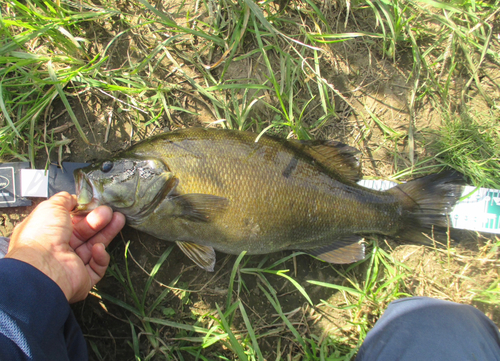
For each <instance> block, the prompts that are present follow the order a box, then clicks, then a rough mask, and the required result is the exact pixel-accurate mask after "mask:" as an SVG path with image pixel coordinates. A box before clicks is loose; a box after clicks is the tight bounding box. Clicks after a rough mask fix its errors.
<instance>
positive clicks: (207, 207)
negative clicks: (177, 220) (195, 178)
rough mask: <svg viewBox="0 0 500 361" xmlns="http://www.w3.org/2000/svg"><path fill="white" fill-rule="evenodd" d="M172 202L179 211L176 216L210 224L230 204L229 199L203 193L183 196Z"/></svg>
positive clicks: (176, 197)
mask: <svg viewBox="0 0 500 361" xmlns="http://www.w3.org/2000/svg"><path fill="white" fill-rule="evenodd" d="M172 200H173V201H174V202H175V204H176V206H177V209H178V214H176V215H175V216H178V217H183V218H186V219H189V220H191V221H194V222H210V220H211V218H213V217H214V216H215V215H217V214H219V213H221V212H223V211H224V210H225V209H226V208H227V206H228V204H229V200H228V199H227V198H224V197H219V196H214V195H211V194H201V193H188V194H182V195H178V196H175V197H173V198H172Z"/></svg>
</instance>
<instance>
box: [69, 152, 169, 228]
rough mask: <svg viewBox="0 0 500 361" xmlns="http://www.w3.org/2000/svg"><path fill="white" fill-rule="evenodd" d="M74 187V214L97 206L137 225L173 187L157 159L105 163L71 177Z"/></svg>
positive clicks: (163, 165) (167, 172)
mask: <svg viewBox="0 0 500 361" xmlns="http://www.w3.org/2000/svg"><path fill="white" fill-rule="evenodd" d="M74 176H75V181H76V185H77V189H76V193H77V198H78V206H77V208H76V211H87V212H88V211H90V210H92V209H93V208H96V207H97V206H99V205H107V206H110V207H111V208H112V209H113V210H115V211H119V212H121V213H123V214H124V215H125V216H126V217H127V220H128V221H129V222H138V221H140V220H141V218H142V217H143V216H144V215H146V214H148V213H149V212H150V211H152V210H153V209H154V208H155V207H156V206H157V205H158V203H159V202H161V200H163V198H164V196H165V195H166V194H168V192H169V190H170V189H171V188H173V187H174V186H175V184H174V183H175V179H174V177H173V174H172V173H171V172H170V171H169V169H168V168H167V166H166V165H165V164H164V163H163V162H162V161H160V160H158V159H133V158H132V159H131V158H122V159H115V160H112V161H105V162H102V163H100V164H97V165H92V166H89V167H86V168H83V169H78V170H76V171H75V173H74Z"/></svg>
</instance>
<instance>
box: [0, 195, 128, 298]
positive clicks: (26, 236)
mask: <svg viewBox="0 0 500 361" xmlns="http://www.w3.org/2000/svg"><path fill="white" fill-rule="evenodd" d="M76 203H77V202H76V197H75V196H74V195H70V194H69V193H67V192H61V193H58V194H56V195H54V196H53V197H51V198H50V199H48V200H46V201H44V202H42V203H40V204H39V205H38V206H37V207H36V208H35V210H34V211H33V212H32V213H31V214H30V215H29V216H28V217H27V218H26V219H25V220H24V221H23V222H22V223H20V224H19V225H17V226H16V228H15V229H14V233H13V234H12V237H11V239H10V246H9V252H8V253H7V255H6V256H5V257H6V258H14V259H18V260H20V261H24V262H26V263H29V264H31V265H32V266H34V267H36V268H38V269H39V270H40V271H42V272H43V273H45V274H46V275H47V276H48V277H50V278H51V279H52V280H53V281H54V282H55V283H57V285H58V286H59V287H60V288H61V290H62V291H63V292H64V295H65V296H66V298H67V300H68V301H69V302H70V303H73V302H77V301H80V300H83V299H85V297H87V294H88V293H89V291H90V289H91V288H92V287H93V286H94V285H95V284H96V283H97V282H99V281H100V280H101V279H102V277H103V276H104V274H105V272H106V269H107V267H108V264H109V254H108V253H107V252H106V249H105V248H106V247H107V246H108V245H109V243H110V242H111V241H112V240H113V238H114V237H115V236H116V235H117V234H118V232H120V230H121V229H122V228H123V226H124V224H125V217H124V216H123V214H121V213H117V212H115V213H113V211H112V210H111V208H109V207H107V206H100V207H98V208H96V209H94V210H93V211H92V212H90V213H89V214H88V215H86V216H74V217H73V218H72V217H71V215H70V211H71V210H72V209H73V208H74V207H75V206H76Z"/></svg>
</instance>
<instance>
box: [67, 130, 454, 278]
mask: <svg viewBox="0 0 500 361" xmlns="http://www.w3.org/2000/svg"><path fill="white" fill-rule="evenodd" d="M256 138H257V135H256V134H253V133H248V132H238V131H227V130H215V129H202V128H194V129H188V130H182V131H175V132H170V133H165V134H161V135H158V136H155V137H152V138H150V139H148V140H146V141H143V142H140V143H138V144H136V145H135V146H133V147H131V148H129V149H128V150H126V151H125V152H123V153H122V154H120V155H119V156H118V157H116V158H114V159H113V160H112V161H111V162H112V164H113V171H114V167H116V165H117V164H118V165H120V164H122V163H123V162H125V161H128V162H129V163H128V166H125V167H124V168H127V167H128V168H127V169H128V171H127V172H128V173H130V174H132V173H133V174H135V178H133V177H132V178H130V179H126V180H125V181H123V180H122V178H123V177H122V178H120V179H118V178H117V177H119V176H117V175H113V174H111V178H113V179H114V182H115V183H109V177H108V178H106V173H113V171H109V172H103V171H102V170H103V168H102V167H103V166H105V165H106V164H109V163H110V162H109V161H108V162H107V163H106V162H104V163H102V164H101V165H99V166H97V167H94V168H92V167H91V168H89V169H88V170H87V169H84V170H82V171H81V173H78V174H77V173H75V178H77V181H78V179H80V181H79V182H78V183H79V185H78V187H79V188H80V189H82V181H81V179H83V178H85V179H89V182H90V183H92V188H93V193H94V198H93V201H94V202H95V203H96V204H97V203H99V204H108V205H109V206H111V207H112V208H113V209H115V210H117V211H121V212H123V213H124V214H125V215H126V217H127V219H128V221H129V223H130V224H131V225H132V226H133V227H135V228H137V229H138V230H141V231H144V232H146V233H149V234H151V235H153V236H155V237H158V238H160V239H165V240H169V241H175V242H177V243H178V244H179V245H180V246H181V248H182V249H183V251H185V252H186V253H187V254H188V255H189V256H190V258H192V259H193V260H194V261H195V262H197V263H198V264H199V265H200V266H202V267H204V268H206V269H213V264H212V265H211V266H210V265H208V264H207V263H213V262H214V261H215V258H214V257H215V255H213V256H212V257H213V259H212V258H210V257H208V258H209V259H208V260H203V259H204V258H206V253H207V252H208V253H210V250H211V252H212V253H213V249H216V250H218V251H221V252H225V253H230V254H239V253H241V252H242V251H247V253H248V254H266V253H271V252H275V251H279V250H306V251H311V253H313V254H316V255H318V256H320V258H322V259H325V260H327V261H331V262H338V263H345V262H352V261H356V260H358V259H359V258H360V257H362V251H363V248H362V245H360V244H359V243H358V242H357V241H358V240H359V239H360V238H361V237H360V235H362V234H368V233H378V234H384V235H392V236H394V235H397V233H398V232H400V231H401V229H402V228H404V223H405V222H407V221H408V213H409V212H410V208H412V207H413V208H414V205H415V201H414V200H413V199H411V197H410V198H408V197H407V196H406V195H404V197H403V198H402V196H401V195H400V194H399V193H401V192H400V190H401V189H400V190H399V191H390V192H377V191H373V190H370V189H367V188H364V187H361V186H359V185H357V184H356V183H355V181H356V180H357V179H358V178H359V168H358V165H357V164H356V160H355V158H354V156H353V154H354V149H353V148H350V147H347V146H345V145H342V144H338V143H332V142H330V143H328V142H309V143H308V142H299V141H285V140H281V139H275V138H272V137H266V136H263V137H261V138H260V139H259V140H258V141H257V142H256V141H255V140H256ZM330 156H331V157H332V158H333V161H330V158H329V157H330ZM131 159H132V160H133V162H135V163H134V164H136V165H134V166H131V165H130V164H131V163H130V160H131ZM141 162H142V163H141ZM145 162H146V163H147V166H144V164H145ZM140 164H142V166H141V165H140ZM134 167H135V168H134ZM132 168H134V169H133V170H131V169H132ZM104 170H106V169H104ZM118 172H121V173H118V174H125V173H127V172H124V171H123V169H120V168H119V166H118ZM141 172H142V173H141ZM128 173H127V174H128ZM84 174H85V175H84ZM141 176H142V178H141ZM452 178H453V180H456V179H455V178H456V177H452ZM117 179H118V181H116V180H117ZM123 179H125V178H123ZM100 182H101V183H102V182H108V183H107V184H106V185H99V184H101V183H100ZM120 182H121V183H120ZM449 182H450V179H448V178H447V179H446V181H445V183H446V184H448V183H449ZM83 183H85V182H83ZM441 183H443V181H441ZM441 183H439V182H438V184H441ZM120 187H125V188H126V189H129V192H128V193H127V196H126V197H124V198H125V199H126V201H123V200H122V199H121V198H120V199H119V200H118V201H117V199H118V198H119V197H118V198H116V197H117V196H116V194H115V193H120V194H125V193H126V192H124V191H123V190H121V191H116V192H114V193H113V192H111V193H110V194H112V197H115V198H113V199H111V198H110V197H107V198H106V197H105V196H102V194H106V192H108V193H109V191H107V190H108V189H117V190H118V189H120ZM448 188H449V186H448ZM448 188H446V190H445V191H443V190H441V193H443V192H444V193H453V191H456V189H453V190H450V189H448ZM77 193H78V190H77ZM100 193H101V194H100ZM403 193H405V192H404V190H403ZM99 197H101V198H100V200H99V201H96V199H98V198H99ZM405 197H406V198H405ZM105 198H106V199H105ZM448 198H449V199H447V200H446V202H445V203H446V204H445V206H446V207H448V208H449V205H450V204H451V203H453V202H454V201H453V199H452V198H453V195H450V194H449V197H448ZM426 199H427V198H426ZM79 201H80V198H79ZM81 203H82V204H83V205H85V204H86V203H89V202H87V201H84V200H82V202H81ZM123 205H125V206H126V207H123ZM439 207H440V209H439V210H438V213H439V212H441V213H443V211H442V209H441V208H443V205H442V204H439ZM446 207H445V208H446ZM433 212H434V213H436V212H435V210H433ZM410 213H411V212H410ZM434 213H433V214H434ZM438 223H439V222H438ZM196 245H197V246H196ZM193 246H194V249H195V250H194V251H193ZM212 248H213V249H212ZM193 253H194V254H193ZM200 258H201V260H200Z"/></svg>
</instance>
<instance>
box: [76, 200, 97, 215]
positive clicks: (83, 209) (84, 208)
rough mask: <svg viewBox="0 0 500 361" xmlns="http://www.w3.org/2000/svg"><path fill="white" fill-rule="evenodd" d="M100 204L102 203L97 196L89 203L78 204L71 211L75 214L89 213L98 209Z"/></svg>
mask: <svg viewBox="0 0 500 361" xmlns="http://www.w3.org/2000/svg"><path fill="white" fill-rule="evenodd" d="M100 205H101V204H100V202H99V200H98V199H96V198H93V199H92V201H90V202H89V203H85V204H77V205H76V207H75V208H74V209H73V211H72V212H71V213H72V214H75V215H79V214H87V213H90V212H92V211H93V210H94V209H96V208H97V207H99V206H100Z"/></svg>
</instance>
